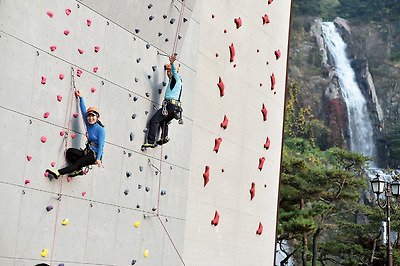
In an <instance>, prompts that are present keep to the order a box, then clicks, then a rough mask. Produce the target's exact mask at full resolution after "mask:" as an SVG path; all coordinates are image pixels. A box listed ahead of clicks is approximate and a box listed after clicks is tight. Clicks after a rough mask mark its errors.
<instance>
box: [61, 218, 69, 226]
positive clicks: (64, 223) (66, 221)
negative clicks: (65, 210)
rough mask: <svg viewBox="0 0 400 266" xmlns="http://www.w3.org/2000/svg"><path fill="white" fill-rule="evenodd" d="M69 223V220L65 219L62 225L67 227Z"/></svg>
mask: <svg viewBox="0 0 400 266" xmlns="http://www.w3.org/2000/svg"><path fill="white" fill-rule="evenodd" d="M68 223H69V220H68V218H67V219H64V220H63V221H62V222H61V224H62V225H67V224H68Z"/></svg>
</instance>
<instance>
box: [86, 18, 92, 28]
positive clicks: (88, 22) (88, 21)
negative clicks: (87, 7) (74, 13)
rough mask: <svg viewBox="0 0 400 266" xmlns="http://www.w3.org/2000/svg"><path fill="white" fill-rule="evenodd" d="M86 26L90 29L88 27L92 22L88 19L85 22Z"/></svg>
mask: <svg viewBox="0 0 400 266" xmlns="http://www.w3.org/2000/svg"><path fill="white" fill-rule="evenodd" d="M86 25H88V27H90V25H92V21H91V20H90V19H88V20H87V21H86Z"/></svg>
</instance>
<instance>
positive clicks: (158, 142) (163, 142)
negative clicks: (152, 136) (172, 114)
mask: <svg viewBox="0 0 400 266" xmlns="http://www.w3.org/2000/svg"><path fill="white" fill-rule="evenodd" d="M168 141H169V138H168V136H166V137H164V138H161V139H159V140H157V144H158V145H163V144H165V143H168Z"/></svg>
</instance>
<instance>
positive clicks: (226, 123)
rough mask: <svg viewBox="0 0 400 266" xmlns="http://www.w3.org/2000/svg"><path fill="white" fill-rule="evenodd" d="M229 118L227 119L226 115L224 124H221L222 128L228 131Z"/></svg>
mask: <svg viewBox="0 0 400 266" xmlns="http://www.w3.org/2000/svg"><path fill="white" fill-rule="evenodd" d="M228 122H229V121H228V117H226V115H224V121H222V123H221V127H222V128H223V129H226V128H227V127H228Z"/></svg>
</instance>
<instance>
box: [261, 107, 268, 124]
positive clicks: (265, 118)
mask: <svg viewBox="0 0 400 266" xmlns="http://www.w3.org/2000/svg"><path fill="white" fill-rule="evenodd" d="M261 112H262V114H263V119H264V121H266V120H267V114H268V111H267V108H266V107H265V105H264V104H263V105H262V109H261Z"/></svg>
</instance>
